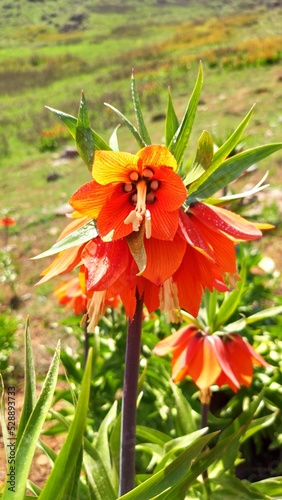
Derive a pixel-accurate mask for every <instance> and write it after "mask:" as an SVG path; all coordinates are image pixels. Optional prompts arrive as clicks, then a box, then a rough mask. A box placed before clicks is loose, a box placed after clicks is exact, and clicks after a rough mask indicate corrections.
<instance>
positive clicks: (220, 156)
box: [211, 106, 254, 170]
mask: <svg viewBox="0 0 282 500" xmlns="http://www.w3.org/2000/svg"><path fill="white" fill-rule="evenodd" d="M253 110H254V106H253V107H252V108H251V109H250V111H249V112H248V113H247V115H246V116H245V118H244V119H243V120H242V122H241V123H240V124H239V125H238V127H237V128H236V130H234V132H233V133H232V134H231V135H230V137H229V138H228V139H227V141H226V142H225V143H224V144H222V146H220V148H218V150H217V151H216V152H215V153H214V156H213V159H212V162H211V167H212V168H213V169H214V170H215V169H216V168H217V167H218V166H219V165H220V164H221V163H222V162H223V161H224V160H225V159H226V158H227V157H228V155H229V153H231V151H232V150H233V149H234V148H235V147H236V146H237V144H238V142H239V141H240V139H241V137H242V135H243V133H244V131H245V129H246V127H247V125H248V123H249V121H250V119H251V116H252V114H253Z"/></svg>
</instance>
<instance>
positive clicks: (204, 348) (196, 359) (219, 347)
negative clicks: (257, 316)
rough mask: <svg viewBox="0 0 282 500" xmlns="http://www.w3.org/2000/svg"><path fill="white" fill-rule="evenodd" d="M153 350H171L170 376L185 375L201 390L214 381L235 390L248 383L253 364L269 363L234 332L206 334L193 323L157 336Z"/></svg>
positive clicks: (251, 376) (181, 377)
mask: <svg viewBox="0 0 282 500" xmlns="http://www.w3.org/2000/svg"><path fill="white" fill-rule="evenodd" d="M153 352H154V354H157V355H158V356H164V355H166V354H168V353H169V352H172V379H173V380H174V381H175V382H180V381H181V380H183V379H184V378H185V377H186V376H187V375H189V376H190V377H191V378H192V380H193V381H194V382H195V384H196V385H197V387H198V388H199V389H200V390H201V391H203V392H207V391H208V390H209V388H210V387H211V386H212V385H215V384H216V385H218V386H219V387H221V386H222V385H225V384H226V385H228V386H229V387H230V388H231V389H232V390H233V391H234V392H237V391H238V389H239V388H240V387H241V385H245V386H247V387H249V386H250V385H251V383H252V379H253V365H258V366H265V367H267V366H269V365H268V363H267V362H266V361H265V360H264V359H263V358H262V357H261V356H260V355H259V354H258V353H257V352H256V351H255V350H254V349H253V347H252V346H251V345H250V344H249V343H248V342H247V341H245V340H244V339H243V338H242V337H241V336H240V335H238V334H237V333H232V334H228V335H223V336H221V335H217V334H216V333H214V334H211V335H207V334H206V333H205V332H202V331H201V330H198V329H197V328H196V327H195V326H193V325H189V326H185V327H183V328H181V329H180V330H178V331H177V332H175V333H174V334H173V335H170V336H169V337H167V338H165V339H164V340H161V341H160V342H159V343H158V344H157V345H156V346H155V348H154V350H153Z"/></svg>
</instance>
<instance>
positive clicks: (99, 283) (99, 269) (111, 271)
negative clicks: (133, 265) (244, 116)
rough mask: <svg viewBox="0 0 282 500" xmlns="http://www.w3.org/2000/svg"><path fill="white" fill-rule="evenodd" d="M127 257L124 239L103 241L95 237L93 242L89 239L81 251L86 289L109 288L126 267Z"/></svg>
mask: <svg viewBox="0 0 282 500" xmlns="http://www.w3.org/2000/svg"><path fill="white" fill-rule="evenodd" d="M128 259H129V250H128V247H127V244H126V242H125V241H124V240H118V241H111V242H109V243H105V242H103V241H102V240H101V239H100V238H96V240H95V244H94V243H93V242H92V241H90V242H89V243H88V244H87V245H86V247H85V249H84V251H83V253H82V261H83V263H84V265H85V268H86V286H87V290H88V291H101V290H105V289H106V288H109V287H110V286H111V285H112V284H113V283H114V282H115V281H116V280H117V279H118V277H119V276H120V275H121V274H122V273H123V272H124V271H125V269H126V268H127V265H128Z"/></svg>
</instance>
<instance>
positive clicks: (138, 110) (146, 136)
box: [131, 72, 151, 145]
mask: <svg viewBox="0 0 282 500" xmlns="http://www.w3.org/2000/svg"><path fill="white" fill-rule="evenodd" d="M131 92H132V100H133V105H134V111H135V116H136V120H137V123H138V131H139V134H140V136H141V137H142V140H143V141H144V143H145V144H146V145H148V144H151V139H150V136H149V133H148V130H147V128H146V125H145V121H144V118H143V114H142V109H141V104H140V99H139V95H138V92H137V88H136V84H135V78H134V73H133V72H132V76H131Z"/></svg>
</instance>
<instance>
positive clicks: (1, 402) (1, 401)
mask: <svg viewBox="0 0 282 500" xmlns="http://www.w3.org/2000/svg"><path fill="white" fill-rule="evenodd" d="M0 394H1V398H0V421H1V429H2V435H3V443H4V449H5V454H6V462H7V450H8V448H7V446H8V444H9V435H8V429H7V425H6V415H5V387H4V382H3V377H2V375H1V373H0Z"/></svg>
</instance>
